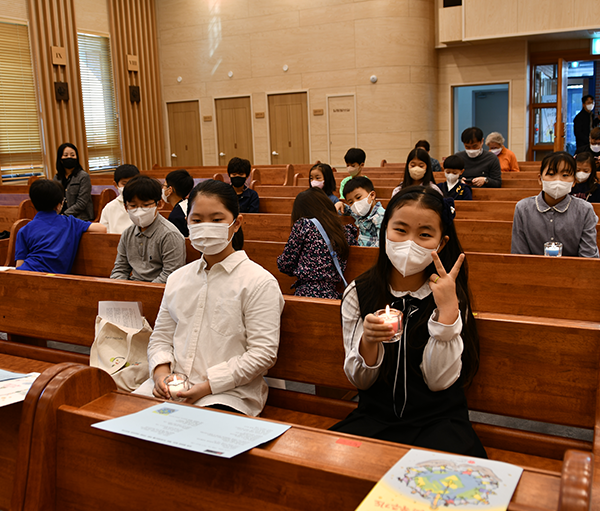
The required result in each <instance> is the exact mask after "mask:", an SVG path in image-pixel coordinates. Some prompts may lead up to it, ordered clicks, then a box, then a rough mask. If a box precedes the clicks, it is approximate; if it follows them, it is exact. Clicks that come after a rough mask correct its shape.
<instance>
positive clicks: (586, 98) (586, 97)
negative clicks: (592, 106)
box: [581, 94, 594, 103]
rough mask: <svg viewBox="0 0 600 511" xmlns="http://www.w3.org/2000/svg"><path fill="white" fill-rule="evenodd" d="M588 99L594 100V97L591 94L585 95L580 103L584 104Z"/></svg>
mask: <svg viewBox="0 0 600 511" xmlns="http://www.w3.org/2000/svg"><path fill="white" fill-rule="evenodd" d="M588 99H594V96H592V95H591V94H586V95H585V96H581V102H582V103H585V102H586V101H587V100H588Z"/></svg>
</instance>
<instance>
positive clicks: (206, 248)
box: [188, 220, 235, 255]
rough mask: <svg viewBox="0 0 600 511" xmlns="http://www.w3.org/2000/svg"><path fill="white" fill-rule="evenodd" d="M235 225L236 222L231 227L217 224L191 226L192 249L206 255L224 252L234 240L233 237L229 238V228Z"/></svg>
mask: <svg viewBox="0 0 600 511" xmlns="http://www.w3.org/2000/svg"><path fill="white" fill-rule="evenodd" d="M234 223H235V220H234V221H233V222H231V223H230V224H229V225H227V224H225V223H217V222H202V223H199V224H189V225H188V227H189V230H190V242H191V243H192V247H194V248H195V249H196V250H197V251H198V252H202V253H203V254H206V255H215V254H219V253H220V252H223V250H225V249H226V248H227V245H229V243H231V240H232V239H233V235H232V236H231V238H230V237H229V228H230V227H231V226H232V225H233V224H234Z"/></svg>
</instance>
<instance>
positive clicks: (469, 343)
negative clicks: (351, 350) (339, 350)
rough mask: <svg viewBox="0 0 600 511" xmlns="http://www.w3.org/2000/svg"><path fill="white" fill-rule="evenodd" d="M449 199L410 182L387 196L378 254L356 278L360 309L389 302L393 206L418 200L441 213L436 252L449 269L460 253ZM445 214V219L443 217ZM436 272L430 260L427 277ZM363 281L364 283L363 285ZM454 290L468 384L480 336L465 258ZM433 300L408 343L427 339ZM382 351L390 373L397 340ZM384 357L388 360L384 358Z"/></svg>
mask: <svg viewBox="0 0 600 511" xmlns="http://www.w3.org/2000/svg"><path fill="white" fill-rule="evenodd" d="M449 201H450V199H444V198H443V197H442V196H441V195H440V193H439V192H438V191H436V190H433V189H432V188H431V187H428V186H411V187H408V188H404V189H402V190H400V191H399V192H398V193H397V194H396V195H394V196H393V197H392V199H391V200H390V202H389V204H388V207H387V208H386V210H385V215H384V216H383V221H382V223H381V228H380V231H379V255H378V258H377V262H376V263H375V265H374V266H373V267H372V268H371V269H369V270H367V271H366V272H365V273H363V274H362V275H360V276H359V277H358V278H357V279H356V281H357V284H359V285H361V287H363V288H364V289H365V293H364V295H363V296H362V297H361V310H368V311H369V312H375V311H376V310H379V309H384V308H385V306H386V305H387V304H389V303H390V300H391V296H390V293H389V282H390V278H391V274H392V271H393V268H394V266H393V265H392V262H391V261H390V259H389V258H388V256H387V253H386V239H387V226H388V224H389V222H390V219H391V218H392V216H393V215H394V213H395V212H396V210H398V209H400V208H402V207H404V206H406V205H407V204H417V205H419V206H420V207H422V208H426V209H430V210H432V211H435V212H436V213H437V214H438V215H439V217H440V224H441V227H442V239H444V237H445V236H448V241H447V243H446V244H445V245H444V247H443V248H442V249H441V251H440V253H439V257H440V260H441V262H442V264H443V265H444V268H445V269H446V271H447V272H449V271H450V270H451V269H452V268H453V266H454V264H455V263H456V261H457V259H458V257H459V256H460V254H462V253H463V250H462V247H461V245H460V241H459V239H458V236H457V234H456V230H455V228H454V221H453V220H452V216H449V215H448V214H446V213H445V212H444V211H445V209H448V208H450V202H449ZM444 218H446V219H447V220H446V221H442V219H444ZM435 272H436V268H435V265H434V263H431V264H430V265H429V266H428V267H427V268H425V270H424V276H425V279H426V281H427V280H429V277H430V276H431V275H432V274H433V273H435ZM362 284H366V285H364V286H363V285H362ZM456 294H457V297H458V303H459V309H460V315H461V318H462V321H463V330H462V332H461V336H462V339H463V342H464V351H463V354H462V361H463V368H462V371H461V378H462V382H463V385H464V386H468V385H469V384H470V383H471V381H472V380H473V377H474V376H475V374H476V373H477V370H478V368H479V336H478V334H477V326H476V324H475V318H474V317H473V314H472V311H471V296H470V292H469V285H468V266H467V261H466V260H465V261H463V264H462V266H461V268H460V271H459V273H458V277H457V279H456ZM435 307H436V305H435V301H434V300H430V302H429V306H428V308H427V310H426V311H424V313H423V315H422V316H421V320H420V321H418V322H417V323H415V324H414V325H412V326H411V327H410V330H409V331H408V332H407V333H408V335H409V336H410V337H409V343H412V345H420V344H425V343H426V342H427V341H428V339H429V337H430V336H429V331H428V329H427V321H428V320H429V318H430V317H431V314H432V313H433V311H434V309H435ZM384 349H385V355H384V361H383V366H382V369H381V372H380V373H381V374H382V375H383V376H384V377H385V375H387V374H389V372H390V371H393V369H394V367H395V360H396V358H397V353H398V351H397V350H398V343H390V344H385V345H384ZM386 360H387V362H386Z"/></svg>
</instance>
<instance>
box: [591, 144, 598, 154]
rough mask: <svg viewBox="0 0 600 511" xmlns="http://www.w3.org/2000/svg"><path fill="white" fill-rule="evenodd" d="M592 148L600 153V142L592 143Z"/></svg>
mask: <svg viewBox="0 0 600 511" xmlns="http://www.w3.org/2000/svg"><path fill="white" fill-rule="evenodd" d="M590 149H591V150H592V151H593V152H595V153H600V144H590Z"/></svg>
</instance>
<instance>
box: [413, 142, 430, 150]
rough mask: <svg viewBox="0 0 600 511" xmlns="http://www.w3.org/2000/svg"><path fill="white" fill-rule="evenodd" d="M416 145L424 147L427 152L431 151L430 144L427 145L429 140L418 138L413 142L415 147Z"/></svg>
mask: <svg viewBox="0 0 600 511" xmlns="http://www.w3.org/2000/svg"><path fill="white" fill-rule="evenodd" d="M417 147H422V148H423V149H425V151H427V152H429V151H431V145H429V142H427V140H419V141H418V142H417V143H416V144H415V149H416V148H417Z"/></svg>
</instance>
